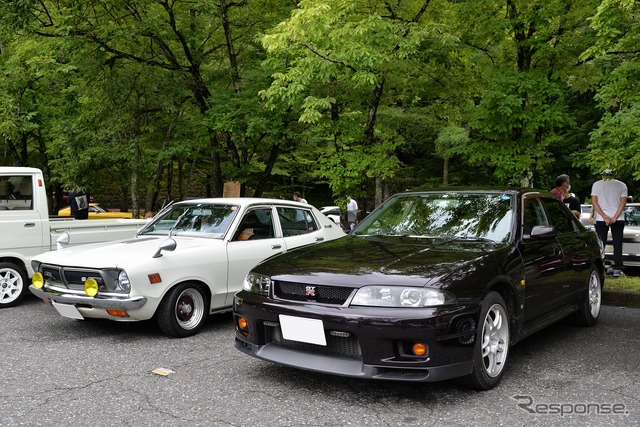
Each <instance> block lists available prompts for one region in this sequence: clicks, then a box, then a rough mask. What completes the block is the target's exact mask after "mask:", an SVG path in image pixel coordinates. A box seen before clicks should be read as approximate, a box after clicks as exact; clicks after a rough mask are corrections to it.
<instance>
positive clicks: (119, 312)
mask: <svg viewBox="0 0 640 427" xmlns="http://www.w3.org/2000/svg"><path fill="white" fill-rule="evenodd" d="M107 313H109V314H110V315H111V316H116V317H127V316H128V314H127V312H126V311H124V310H107Z"/></svg>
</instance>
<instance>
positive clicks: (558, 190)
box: [551, 174, 571, 202]
mask: <svg viewBox="0 0 640 427" xmlns="http://www.w3.org/2000/svg"><path fill="white" fill-rule="evenodd" d="M570 189H571V182H570V179H569V175H564V174H563V175H559V176H558V177H557V178H556V186H555V187H554V188H552V189H551V194H553V195H554V196H556V197H557V198H558V199H560V201H561V202H563V201H564V193H566V192H567V191H569V190H570Z"/></svg>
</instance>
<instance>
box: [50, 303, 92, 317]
mask: <svg viewBox="0 0 640 427" xmlns="http://www.w3.org/2000/svg"><path fill="white" fill-rule="evenodd" d="M51 304H53V306H54V307H55V308H56V310H58V313H60V315H61V316H64V317H68V318H70V319H80V320H84V317H82V314H80V312H79V311H78V309H77V308H76V307H75V306H73V305H70V304H60V303H58V302H55V301H51Z"/></svg>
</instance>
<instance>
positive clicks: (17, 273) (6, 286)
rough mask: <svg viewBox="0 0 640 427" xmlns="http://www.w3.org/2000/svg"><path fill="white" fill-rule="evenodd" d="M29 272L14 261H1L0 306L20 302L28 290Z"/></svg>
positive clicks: (9, 305) (8, 305)
mask: <svg viewBox="0 0 640 427" xmlns="http://www.w3.org/2000/svg"><path fill="white" fill-rule="evenodd" d="M27 280H28V277H27V272H26V271H24V268H22V267H19V266H17V265H16V264H14V263H12V262H0V308H4V307H11V306H14V305H16V304H18V303H19V302H20V300H21V299H22V296H23V295H24V293H25V292H26V290H27Z"/></svg>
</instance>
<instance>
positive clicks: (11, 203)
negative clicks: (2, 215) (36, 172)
mask: <svg viewBox="0 0 640 427" xmlns="http://www.w3.org/2000/svg"><path fill="white" fill-rule="evenodd" d="M31 209H33V183H32V180H31V176H3V177H1V178H0V210H31Z"/></svg>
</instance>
